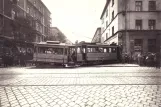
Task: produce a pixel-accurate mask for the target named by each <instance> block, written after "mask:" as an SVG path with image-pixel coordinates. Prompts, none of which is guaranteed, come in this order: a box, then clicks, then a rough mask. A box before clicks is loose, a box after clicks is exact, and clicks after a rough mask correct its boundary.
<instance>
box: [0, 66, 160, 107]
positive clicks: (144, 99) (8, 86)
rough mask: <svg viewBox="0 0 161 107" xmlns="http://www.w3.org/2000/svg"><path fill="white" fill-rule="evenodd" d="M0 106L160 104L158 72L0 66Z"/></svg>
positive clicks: (154, 106)
mask: <svg viewBox="0 0 161 107" xmlns="http://www.w3.org/2000/svg"><path fill="white" fill-rule="evenodd" d="M113 66H115V65H113ZM0 107H161V71H160V69H155V68H148V67H137V66H130V67H126V66H124V67H110V66H109V67H104V66H97V67H80V68H74V69H64V68H62V69H61V68H53V69H51V68H50V69H46V68H45V69H37V68H34V67H22V68H21V67H20V68H19V67H16V68H15V67H11V68H0Z"/></svg>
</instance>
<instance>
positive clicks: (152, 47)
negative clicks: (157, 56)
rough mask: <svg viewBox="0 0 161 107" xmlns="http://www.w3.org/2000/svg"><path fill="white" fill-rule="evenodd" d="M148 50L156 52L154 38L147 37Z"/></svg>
mask: <svg viewBox="0 0 161 107" xmlns="http://www.w3.org/2000/svg"><path fill="white" fill-rule="evenodd" d="M148 52H156V39H148Z"/></svg>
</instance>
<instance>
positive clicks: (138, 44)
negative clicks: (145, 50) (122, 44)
mask: <svg viewBox="0 0 161 107" xmlns="http://www.w3.org/2000/svg"><path fill="white" fill-rule="evenodd" d="M142 46H143V40H142V39H135V40H134V50H135V51H142Z"/></svg>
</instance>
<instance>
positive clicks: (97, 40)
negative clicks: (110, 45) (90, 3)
mask: <svg viewBox="0 0 161 107" xmlns="http://www.w3.org/2000/svg"><path fill="white" fill-rule="evenodd" d="M91 42H92V43H100V42H101V27H99V28H97V29H96V32H95V34H94V36H93V38H92V41H91Z"/></svg>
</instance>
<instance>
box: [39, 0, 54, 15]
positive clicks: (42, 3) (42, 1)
mask: <svg viewBox="0 0 161 107" xmlns="http://www.w3.org/2000/svg"><path fill="white" fill-rule="evenodd" d="M40 2H41V3H42V4H43V6H44V7H45V8H46V9H47V10H48V12H49V13H50V14H51V12H50V10H49V9H48V8H47V7H46V5H45V4H44V2H43V1H42V0H40Z"/></svg>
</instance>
